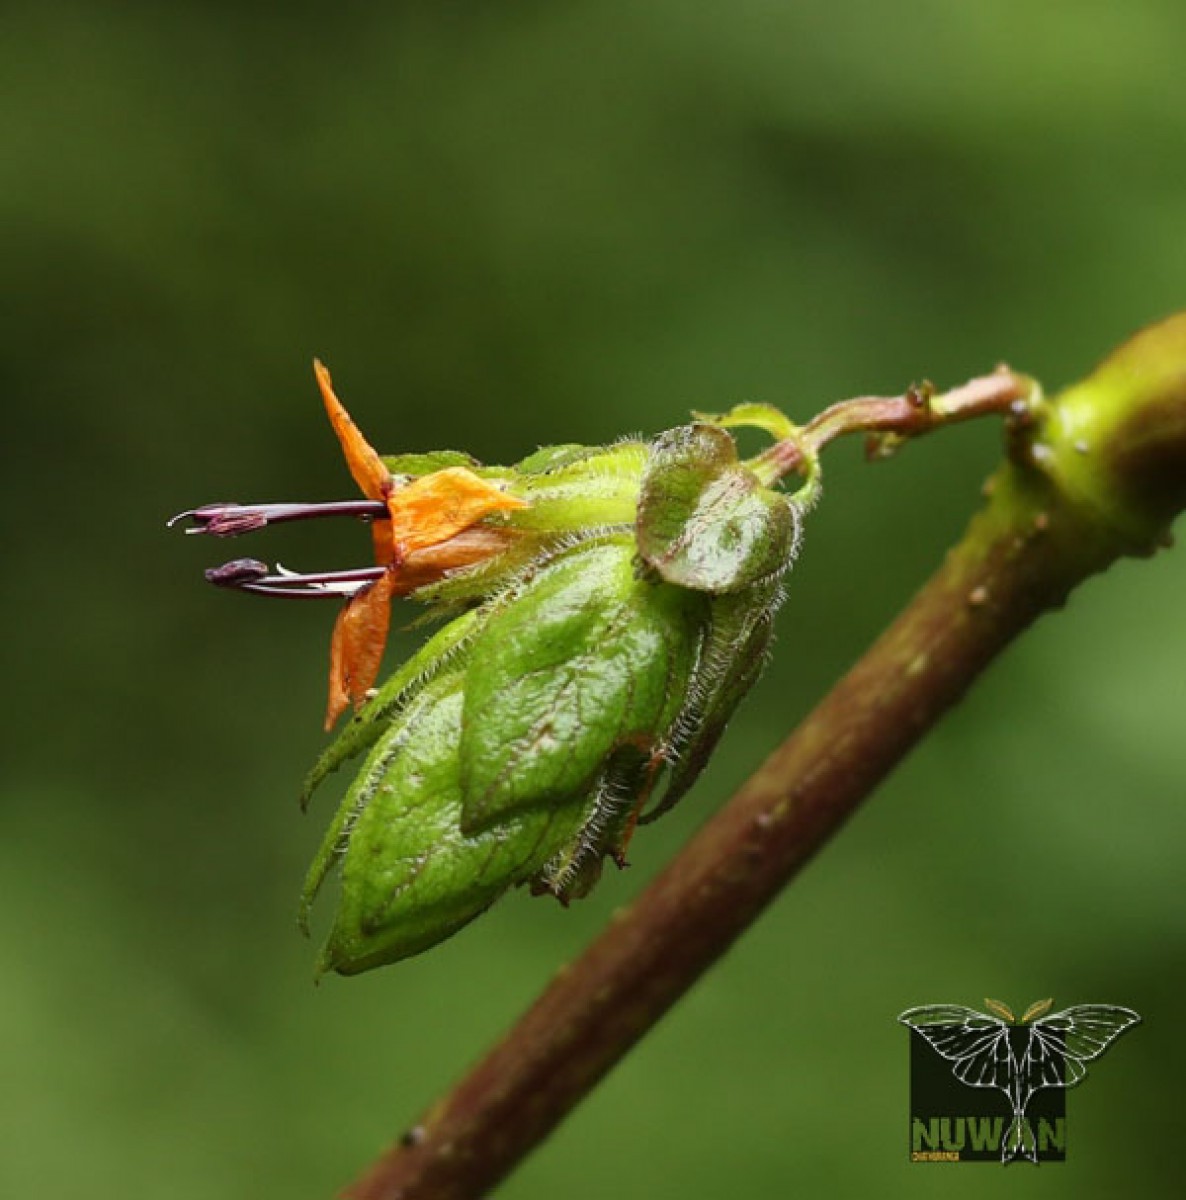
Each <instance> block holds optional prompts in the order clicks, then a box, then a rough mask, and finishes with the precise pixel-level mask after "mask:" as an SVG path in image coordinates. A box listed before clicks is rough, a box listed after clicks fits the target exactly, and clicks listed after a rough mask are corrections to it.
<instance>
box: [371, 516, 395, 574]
mask: <svg viewBox="0 0 1186 1200" xmlns="http://www.w3.org/2000/svg"><path fill="white" fill-rule="evenodd" d="M371 541H372V542H373V543H374V547H375V562H376V563H378V565H379V566H381V567H389V566H391V564H392V563H394V562H395V559H396V554H395V542H394V541H393V540H392V537H391V522H390V521H372V522H371Z"/></svg>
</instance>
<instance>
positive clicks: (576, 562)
mask: <svg viewBox="0 0 1186 1200" xmlns="http://www.w3.org/2000/svg"><path fill="white" fill-rule="evenodd" d="M633 557H634V554H633V545H632V542H631V539H630V538H629V536H622V537H619V538H615V539H612V540H608V541H606V542H603V543H601V544H599V545H592V546H588V547H581V548H578V549H577V550H575V551H573V552H571V553H569V554H567V555H565V556H563V557H562V558H560V559H558V560H556V561H555V562H554V563H552V564H551V565H550V566H549V567H547V568H545V569H544V570H543V571H542V572H541V573H540V575H539V576H538V577H537V578H536V579H535V580H534V581H533V583H532V584H531V585H530V586H529V587H527V588H526V589H525V590H524V591H523V592H522V593H521V594H519V595H518V596H517V597H516V598H515V601H514V603H512V604H509V605H507V606H506V607H505V608H503V609H502V610H500V611H499V612H498V613H496V614H495V615H493V616H492V617H491V619H490V621H489V622H488V623H487V624H486V626H485V627H484V629H483V631H482V635H481V636H480V637H479V638H478V640H477V641H476V642H475V643H474V646H473V650H472V657H471V658H470V662H469V667H468V670H467V685H466V698H465V721H464V725H463V728H462V738H461V764H462V787H463V792H464V796H465V809H464V817H463V822H464V827H465V828H466V829H467V830H469V831H474V830H478V829H482V828H485V827H487V826H489V825H490V824H491V823H492V822H494V821H498V820H503V819H505V818H506V816H507V815H508V814H510V813H514V812H521V811H524V810H526V809H529V808H532V807H533V806H537V805H541V804H549V803H555V802H563V801H564V800H567V799H569V798H571V797H572V796H574V795H579V794H584V793H587V791H588V790H589V789H590V788H591V787H592V785H593V782H594V780H595V779H596V777H597V775H598V773H599V771H600V770H601V769H602V767H603V765H604V763H605V762H606V760H607V759H608V758H609V756H610V755H611V754H612V753H613V751H614V750H615V749H616V748H618V747H619V746H622V745H625V744H636V745H639V746H643V747H655V748H657V747H658V745H659V743H660V742H661V741H662V739H663V738H664V736H665V734H666V732H667V726H668V725H669V724H670V722H671V721H672V720H673V719H674V716H675V714H676V712H677V711H678V708H679V706H680V705H681V704H682V702H683V696H684V688H685V686H686V683H687V679H688V677H689V675H690V672H691V668H692V663H693V661H694V656H695V653H696V647H697V643H698V641H699V629H700V623H701V621H702V619H703V609H704V600H703V598H702V597H698V596H696V595H695V594H694V593H690V592H686V591H682V590H680V589H676V588H670V587H664V586H663V585H661V584H652V583H648V582H646V581H643V580H639V579H636V578H635V575H634V570H633Z"/></svg>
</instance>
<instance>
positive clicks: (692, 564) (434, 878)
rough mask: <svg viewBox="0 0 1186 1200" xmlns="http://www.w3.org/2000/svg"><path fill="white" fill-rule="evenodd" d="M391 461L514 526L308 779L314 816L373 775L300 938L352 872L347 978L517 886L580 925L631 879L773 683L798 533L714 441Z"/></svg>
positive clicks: (694, 436) (325, 864) (336, 965)
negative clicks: (729, 726)
mask: <svg viewBox="0 0 1186 1200" xmlns="http://www.w3.org/2000/svg"><path fill="white" fill-rule="evenodd" d="M383 461H384V463H385V464H386V467H387V469H389V470H390V471H391V473H392V475H393V477H396V478H398V477H399V476H400V475H401V474H402V473H404V472H406V473H408V474H410V475H415V474H416V472H417V471H418V470H420V471H431V470H437V469H442V468H448V467H456V466H461V465H464V466H466V467H467V469H472V470H473V471H474V472H475V473H476V474H478V475H479V476H483V477H486V478H491V479H496V480H497V481H498V482H499V484H500V485H502V486H506V487H507V488H508V490H509V494H511V495H513V496H514V497H516V498H517V499H518V500H521V501H523V502H524V504H523V507H521V508H516V509H515V510H514V511H512V512H510V513H509V514H508V515H507V516H506V517H505V520H504V524H503V528H505V529H507V530H508V531H509V532H508V534H507V539H508V540H507V546H506V548H505V550H504V551H502V552H501V553H499V554H497V555H494V556H491V557H489V558H488V559H486V560H484V561H482V562H481V563H479V564H477V565H475V566H473V567H470V568H467V569H464V570H460V571H456V572H451V573H449V574H447V575H446V576H445V577H444V578H443V579H440V580H439V581H436V582H433V583H432V584H430V585H429V586H426V587H423V588H421V589H420V590H419V591H416V592H414V593H413V594H412V598H413V599H417V600H421V601H423V602H426V603H428V604H429V605H430V607H431V611H432V612H433V613H434V614H436V615H439V614H441V613H445V614H450V613H451V614H454V615H453V617H452V619H451V620H449V622H448V623H447V624H446V625H445V626H444V627H443V628H442V629H441V630H440V631H439V632H438V633H437V634H436V635H435V636H434V637H433V638H431V639H430V640H429V641H428V642H427V643H426V644H425V646H424V647H423V648H422V649H421V650H420V651H419V653H417V654H416V655H414V656H413V657H412V658H411V659H410V660H409V661H408V662H407V663H406V664H405V665H404V666H403V668H401V669H400V670H399V671H397V672H396V674H395V675H394V676H393V677H392V678H391V679H390V680H389V681H388V682H387V683H386V684H385V685H384V686H383V687H381V688H380V689H379V690H378V692H377V693H376V694H375V695H374V696H373V697H372V698H371V699H370V701H369V702H368V703H367V704H366V705H365V706H364V707H363V708H362V710H361V711H360V712H359V714H358V715H357V716H356V717H355V719H354V720H353V721H352V722H351V723H350V724H349V725H348V726H347V728H346V729H345V730H344V732H343V733H342V734H341V735H340V737H339V738H338V740H337V742H335V743H334V745H332V746H331V747H330V749H329V750H328V751H327V753H326V754H325V755H324V756H323V758H322V760H321V762H319V763H318V765H317V767H316V768H315V769H314V771H313V773H312V775H311V776H310V779H309V782H308V785H307V788H306V799H307V796H308V793H309V792H311V791H312V789H313V788H315V787H316V786H317V785H318V784H319V783H320V782H321V781H322V780H323V779H324V778H325V776H326V775H327V774H329V773H330V772H331V771H333V770H335V769H336V768H337V767H338V766H340V765H341V764H342V763H343V762H344V761H346V760H347V759H349V758H352V757H354V756H357V755H359V754H365V755H366V757H365V759H364V761H363V765H362V769H361V771H359V773H358V775H357V777H356V778H355V780H354V782H353V784H352V785H351V786H350V788H349V790H348V791H347V794H346V796H345V798H344V800H343V801H342V804H341V807H340V808H339V811H338V814H337V816H336V818H335V819H334V821H333V823H332V825H331V827H330V829H329V831H328V833H327V835H326V837H325V840H324V842H323V844H322V847H321V850H320V852H319V854H318V856H317V858H316V860H315V862H314V864H313V867H312V869H311V870H310V872H309V877H308V880H307V882H306V887H305V893H304V900H303V905H302V923H304V922H305V921H306V920H307V916H308V910H309V907H310V905H311V904H312V901H313V899H314V897H315V896H316V894H317V892H318V891H319V889H320V888H321V886H322V884H323V883H324V881H325V880H326V878H327V877H328V875H329V874H330V872H331V870H332V869H333V868H334V867H335V866H340V873H341V894H340V898H339V901H338V907H337V913H336V916H335V918H334V924H333V928H332V930H331V933H330V936H329V939H328V942H327V944H326V947H325V950H324V952H323V955H322V959H321V968H322V969H332V970H336V971H339V972H341V973H343V974H353V973H356V972H359V971H364V970H367V969H369V968H371V967H373V966H377V965H380V964H382V963H386V962H392V961H395V960H397V959H400V958H405V957H407V956H409V955H412V954H416V953H419V952H420V951H421V950H424V949H427V948H428V947H430V946H432V945H434V944H435V943H437V942H439V941H441V940H443V939H444V938H446V937H448V936H450V935H451V934H452V933H454V932H456V931H457V930H458V929H459V928H461V927H462V926H463V925H465V924H466V923H467V922H469V921H470V920H472V919H473V918H474V917H476V916H478V915H479V914H480V913H482V912H483V911H484V910H485V909H486V908H488V907H489V906H490V904H492V903H493V902H494V901H495V900H496V899H497V898H498V897H499V896H500V895H502V893H503V892H505V891H506V890H507V889H509V888H511V887H514V886H518V885H522V884H526V885H528V886H529V887H530V889H531V890H532V891H533V892H536V893H540V892H546V893H548V894H551V895H553V896H556V897H557V898H558V899H560V900H561V901H562V902H565V903H567V902H568V901H569V900H570V899H572V898H574V897H577V896H581V895H584V894H585V893H586V892H587V891H588V890H589V888H590V887H592V886H593V884H594V883H595V882H596V880H597V878H598V876H599V875H600V872H601V867H602V864H603V862H604V860H605V858H606V857H610V858H613V859H614V860H615V861H616V862H618V863H619V865H621V864H624V862H625V852H626V847H627V844H628V843H629V841H630V838H631V836H632V834H633V832H634V829H635V827H636V825H637V824H638V823H639V822H640V820H642V821H646V820H650V819H653V818H654V817H655V816H657V815H659V813H661V812H663V811H666V810H667V809H668V808H670V807H671V805H672V804H674V803H675V802H676V801H677V800H678V799H679V798H680V797H681V796H682V795H683V794H684V793H685V792H686V791H687V790H688V788H689V787H691V785H692V783H693V782H694V781H695V778H696V776H697V775H698V773H699V772H700V770H701V769H702V768H703V766H704V764H705V763H706V762H707V760H708V758H709V756H710V754H711V752H712V749H713V747H714V746H715V744H716V742H717V740H718V738H719V737H720V735H721V733H722V731H723V730H724V727H725V725H726V723H727V721H728V719H729V717H730V716H731V714H732V712H733V710H734V708H735V707H736V705H737V704H738V702H739V701H740V700H741V698H742V696H744V695H745V693H746V692H747V691H748V689H749V687H750V686H751V685H752V683H753V682H754V680H755V679H756V678H757V676H758V674H759V673H760V671H761V669H762V666H763V664H764V662H765V659H766V654H767V649H768V645H769V641H770V637H771V628H772V623H773V615H774V612H775V609H776V608H777V605H778V602H779V599H780V596H781V583H780V580H781V576H782V574H783V573H784V571H785V570H786V569H787V567H788V566H789V564H790V562H791V560H792V558H793V555H794V552H795V549H796V547H797V543H798V537H799V525H800V522H799V512H798V509H797V507H796V504H795V502H794V498H793V497H788V496H786V495H784V494H782V493H780V492H777V491H774V490H772V489H770V488H767V487H764V486H763V485H762V484H761V482H760V481H759V479H758V477H757V475H756V474H755V473H754V471H753V470H751V469H750V467H748V466H747V465H746V464H744V463H742V462H740V461H739V460H738V458H737V453H736V448H735V446H734V442H733V438H732V437H731V436H730V434H729V433H728V432H726V430H725V429H724V428H723V427H721V426H720V425H718V424H714V423H709V422H700V423H697V424H694V425H690V426H686V427H683V428H680V429H675V430H671V431H669V432H667V433H665V434H663V435H661V436H660V437H659V438H657V439H656V440H655V441H654V442H653V443H651V444H650V445H649V446H648V445H645V444H643V443H639V442H623V443H620V444H618V445H616V446H611V447H608V448H589V447H580V446H558V447H549V448H546V449H544V450H541V451H539V452H537V453H536V454H534V455H532V456H530V457H529V458H527V459H525V460H524V461H523V462H521V463H519V464H518V465H517V466H516V467H514V468H481V467H479V466H477V465H476V464H473V463H472V462H471V461H470V460H465V461H464V462H463V461H462V460H461V459H460V458H459V457H458V456H455V455H452V454H444V455H434V456H427V457H425V456H415V457H412V456H406V457H404V458H389V459H385V460H383ZM661 782H665V790H664V793H663V795H662V796H661V798H659V799H658V800H657V801H656V802H655V803H654V805H653V807H652V809H651V812H650V813H649V814H644V812H643V809H644V806H645V805H646V804H647V802H648V800H650V799H651V798H652V797H653V796H654V795H655V793H656V788H657V786H658V785H659V784H660V783H661Z"/></svg>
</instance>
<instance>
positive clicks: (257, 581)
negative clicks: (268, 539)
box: [206, 558, 387, 600]
mask: <svg viewBox="0 0 1186 1200" xmlns="http://www.w3.org/2000/svg"><path fill="white" fill-rule="evenodd" d="M386 569H387V568H386V567H355V568H353V569H351V570H346V571H319V572H316V573H314V574H310V575H298V574H296V573H295V572H293V571H286V570H285V569H284V568H283V567H282V566H280V565H279V564H277V566H276V570H277V574H275V575H273V574H271V573H270V571H269V568H268V565H267V563H262V562H260V561H259V560H258V559H254V558H236V559H234V560H232V561H231V562H228V563H223V565H222V566H221V567H212V568H211V569H210V570H209V571H207V572H206V579H207V580H208V581H209V582H210V583H213V584H214V585H215V586H216V587H226V588H234V589H235V590H236V591H240V592H252V593H254V594H255V595H257V596H283V597H285V598H287V599H290V600H328V599H337V600H341V599H343V598H349V597H350V596H355V595H357V594H358V593H359V592H360V591H362V590H363V589H364V588H366V587H367V586H369V585H370V584H372V583H374V581H375V580H376V579H379V578H381V577H382V575H383V573H384V571H385V570H386Z"/></svg>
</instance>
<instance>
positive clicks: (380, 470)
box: [313, 358, 391, 500]
mask: <svg viewBox="0 0 1186 1200" xmlns="http://www.w3.org/2000/svg"><path fill="white" fill-rule="evenodd" d="M313 374H314V375H316V376H317V386H318V387H319V388H320V389H321V398H322V400H324V401H325V411H326V412H327V413H328V414H329V422H330V424H331V425H332V426H333V427H334V433H336V434H337V435H338V441H339V442H341V444H342V453H343V454H345V456H346V465H347V466H348V467H349V468H350V474H351V475H352V476H353V478H354V482H355V483H357V484H358V486H359V488H360V489H361V491H362V494H363V495H364V496H366V498H367V499H368V500H382V499H383V498H384V497H385V496H386V495H387V493H388V492H389V491H390V490H391V472H390V471H389V470H388V469H387V468H386V467H385V466H384V465H383V460H382V459H381V458H380V457H379V455H378V452H377V451H376V450H375V448H374V447H373V446H372V445H371V444H370V442H368V441H367V440H366V438H364V437H363V436H362V433H361V432H360V431H359V428H358V426H357V425H355V424H354V421H353V420H352V419H351V416H350V414H349V413H348V412H347V411H346V410H345V408H343V407H342V402H341V401H340V400H339V399H338V398H337V396H336V395H334V385H333V381H332V380H331V379H330V375H329V371H328V370H326V368H325V364H324V363H322V362H321V361H320V359H316V358H315V359H314V360H313Z"/></svg>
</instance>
